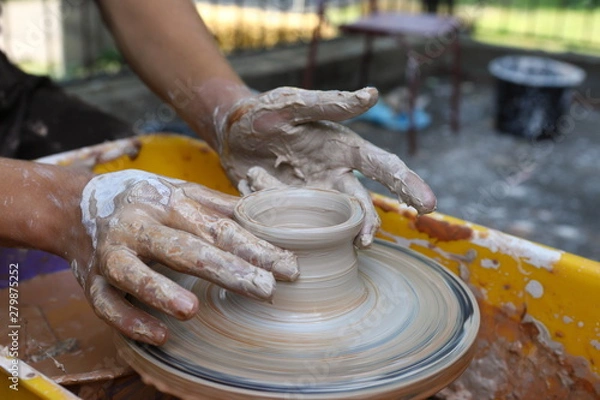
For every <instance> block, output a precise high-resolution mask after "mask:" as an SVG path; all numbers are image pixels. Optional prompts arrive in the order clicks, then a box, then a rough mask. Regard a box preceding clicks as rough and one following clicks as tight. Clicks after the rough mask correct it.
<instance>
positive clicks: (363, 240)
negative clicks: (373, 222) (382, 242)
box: [354, 233, 373, 249]
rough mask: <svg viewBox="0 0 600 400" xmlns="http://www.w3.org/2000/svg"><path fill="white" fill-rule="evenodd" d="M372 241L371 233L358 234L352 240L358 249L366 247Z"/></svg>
mask: <svg viewBox="0 0 600 400" xmlns="http://www.w3.org/2000/svg"><path fill="white" fill-rule="evenodd" d="M372 243H373V235H370V234H368V233H365V234H363V235H360V236H358V237H357V238H356V239H355V240H354V245H355V246H356V247H358V248H359V249H366V248H367V247H369V246H371V244H372Z"/></svg>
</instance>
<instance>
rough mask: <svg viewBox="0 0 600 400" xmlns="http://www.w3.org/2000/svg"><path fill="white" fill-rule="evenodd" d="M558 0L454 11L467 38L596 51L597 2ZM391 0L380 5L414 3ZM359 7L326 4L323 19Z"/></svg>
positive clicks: (345, 17)
mask: <svg viewBox="0 0 600 400" xmlns="http://www.w3.org/2000/svg"><path fill="white" fill-rule="evenodd" d="M564 1H565V0H506V1H498V0H496V1H493V2H492V1H482V2H480V1H478V0H461V1H460V2H459V5H458V6H457V7H456V9H455V15H456V16H457V17H459V18H461V19H462V20H463V21H464V22H465V24H466V25H467V27H468V28H470V29H471V30H472V32H471V34H472V36H473V38H474V39H475V40H479V41H482V42H487V43H491V44H503V45H508V46H513V47H522V48H531V49H541V50H546V51H555V52H558V51H573V52H579V53H587V54H593V55H600V8H596V9H590V8H589V6H588V5H587V4H588V2H589V1H590V0H569V8H568V9H565V8H560V7H559V6H560V5H561V4H563V2H564ZM393 4H394V5H392V3H391V2H385V1H383V2H382V3H380V9H382V10H393V9H398V8H400V9H401V10H403V11H407V10H412V11H416V10H418V9H419V7H418V6H417V5H416V4H415V3H414V2H411V1H408V0H405V1H404V2H400V3H398V2H394V3H393ZM398 4H400V7H398ZM503 4H504V5H503ZM508 5H510V6H508ZM534 6H535V8H532V7H534ZM365 10H366V7H365V4H364V3H363V4H354V5H350V6H346V7H342V8H336V9H333V8H331V9H329V10H328V13H327V19H328V21H330V22H331V24H332V25H334V26H335V25H339V24H341V23H344V22H349V21H352V20H354V19H356V18H358V17H359V16H360V15H361V13H363V12H364V11H365Z"/></svg>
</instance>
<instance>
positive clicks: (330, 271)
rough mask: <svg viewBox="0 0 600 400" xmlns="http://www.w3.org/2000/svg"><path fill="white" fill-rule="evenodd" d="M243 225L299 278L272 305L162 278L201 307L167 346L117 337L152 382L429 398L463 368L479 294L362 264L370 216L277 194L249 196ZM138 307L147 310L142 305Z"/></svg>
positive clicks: (405, 258)
mask: <svg viewBox="0 0 600 400" xmlns="http://www.w3.org/2000/svg"><path fill="white" fill-rule="evenodd" d="M235 217H236V220H237V221H238V222H239V223H240V224H241V225H242V226H243V227H244V228H246V229H248V230H249V231H251V232H252V233H254V234H255V235H257V236H258V237H260V238H262V239H265V240H268V241H271V242H273V243H274V244H276V245H278V246H282V247H284V248H287V249H289V250H293V251H294V253H295V254H296V255H297V256H298V264H299V268H300V277H299V278H298V280H297V281H296V282H291V283H287V282H279V283H278V285H277V290H276V292H275V295H274V297H273V299H272V304H269V303H265V302H259V301H255V300H252V299H248V298H244V297H242V296H240V295H238V294H235V293H232V292H229V291H227V290H224V289H222V288H220V287H217V286H215V285H212V284H210V283H208V282H206V281H203V280H199V279H196V278H194V277H190V276H184V275H181V274H177V273H174V272H172V271H169V270H167V269H165V268H164V267H162V266H155V268H156V269H157V270H158V271H160V272H161V273H165V274H166V275H167V276H169V277H170V278H171V279H173V280H175V281H176V282H177V283H178V284H180V285H181V286H182V287H184V288H186V289H188V290H190V291H191V292H192V293H194V294H195V295H196V296H198V299H199V301H200V307H199V310H198V313H197V315H196V316H195V317H194V318H193V319H191V320H190V321H187V322H181V321H178V320H176V319H173V318H170V317H168V316H164V315H160V314H159V313H156V312H154V311H153V310H151V309H149V308H147V307H146V308H144V309H145V310H146V311H147V312H149V313H151V314H152V315H154V316H156V317H157V318H160V319H161V321H162V322H163V323H165V325H166V326H168V327H169V329H170V332H171V336H170V339H169V341H167V343H166V344H165V345H163V346H160V347H154V346H146V345H142V344H139V343H135V342H132V341H129V340H126V339H125V338H124V337H122V336H117V338H116V344H117V347H118V348H119V351H120V354H121V355H122V356H123V357H124V358H125V359H126V360H127V362H128V363H129V364H130V365H131V366H132V367H133V368H134V369H135V370H136V371H138V372H139V373H140V374H141V376H142V378H143V379H144V381H145V382H147V383H150V384H152V385H155V386H156V387H157V388H158V389H159V390H161V391H165V392H167V393H171V394H174V395H177V396H181V397H183V398H186V399H191V398H228V399H238V398H239V399H242V398H249V397H251V398H296V397H298V398H307V399H320V398H324V397H327V398H339V399H349V398H365V397H369V398H390V396H392V397H403V396H408V397H413V398H424V397H426V396H428V395H431V394H434V393H436V392H437V391H439V390H440V389H441V388H443V387H445V386H446V385H448V384H449V383H450V382H452V381H453V380H454V379H455V378H456V377H457V376H458V375H459V374H460V373H461V372H462V371H463V370H464V369H465V368H466V367H467V365H468V363H469V361H470V358H471V356H472V344H473V341H474V339H475V336H476V334H477V330H478V326H479V313H478V308H477V306H476V302H475V300H474V297H473V296H472V294H471V293H470V292H469V291H468V289H466V287H465V286H464V285H463V284H462V283H460V282H459V281H458V280H457V279H456V278H455V277H454V276H453V275H452V274H451V273H449V272H448V271H446V270H445V269H444V268H442V267H441V266H439V265H438V264H436V263H433V262H431V261H430V260H428V259H426V258H424V257H422V256H419V255H417V254H416V253H413V252H412V251H410V250H406V249H401V248H399V247H396V246H393V245H388V244H383V243H379V242H378V243H376V244H374V246H373V248H372V249H369V250H362V251H360V252H359V253H356V251H355V249H354V247H353V245H352V239H353V238H354V236H355V235H356V233H357V232H358V231H359V230H360V227H361V223H362V219H363V218H364V210H363V209H362V207H361V205H360V203H359V202H358V201H357V200H356V199H353V198H350V197H348V196H345V195H343V194H341V193H337V192H330V191H324V190H309V189H276V190H268V191H263V192H257V193H255V194H252V195H249V196H247V197H246V198H245V199H244V200H242V201H241V202H240V203H239V204H238V206H237V207H236V209H235ZM138 306H140V307H143V305H140V304H138Z"/></svg>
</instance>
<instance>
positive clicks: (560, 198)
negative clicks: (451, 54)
mask: <svg viewBox="0 0 600 400" xmlns="http://www.w3.org/2000/svg"><path fill="white" fill-rule="evenodd" d="M427 86H428V87H426V88H425V89H424V91H423V93H425V94H428V95H429V96H431V98H433V99H437V100H436V101H433V102H432V104H431V105H430V107H429V108H428V111H430V112H431V113H432V115H433V124H432V126H431V127H429V128H427V129H425V130H423V131H421V132H419V133H418V140H419V149H418V153H417V154H416V155H414V156H409V155H408V154H407V143H406V134H405V133H401V132H394V131H389V130H386V129H383V128H380V127H376V126H374V125H372V124H370V123H365V122H353V123H351V124H350V126H351V127H352V128H353V129H354V130H355V131H356V132H358V133H359V134H360V135H362V136H363V137H364V138H366V139H368V140H369V141H371V142H373V143H375V144H377V145H379V146H380V147H382V148H384V149H386V150H388V151H391V152H393V153H395V154H398V155H399V156H400V157H401V158H402V159H403V160H404V161H405V162H406V163H407V164H408V165H409V166H410V167H411V168H412V169H413V170H415V171H416V172H417V173H418V174H419V175H420V176H421V177H422V178H423V179H425V181H427V182H428V183H429V184H430V186H431V187H432V189H433V190H434V192H435V193H436V195H437V197H438V211H440V212H442V213H445V214H449V215H452V216H455V217H458V218H462V219H466V220H469V221H471V222H475V223H478V224H481V225H485V226H487V227H490V228H495V229H498V230H501V231H504V232H506V233H510V234H513V235H515V236H520V237H523V238H526V239H529V240H532V241H535V242H538V243H543V244H546V245H548V246H552V247H555V248H558V249H561V250H565V251H568V252H572V253H575V254H578V255H580V256H583V257H587V258H591V259H595V260H600V209H599V207H598V200H599V199H600V129H599V127H600V111H597V110H596V111H594V110H587V111H586V110H585V109H584V108H582V107H579V106H573V107H574V108H572V109H571V113H572V117H570V118H569V121H571V122H572V123H573V124H572V128H571V129H567V131H566V135H565V136H564V137H563V138H562V139H560V140H557V141H554V142H553V141H550V140H546V141H539V142H530V141H528V140H526V139H524V138H520V137H515V136H511V135H506V134H499V133H496V132H495V131H494V129H493V117H494V104H493V101H494V99H493V96H494V87H493V86H492V85H491V83H478V84H473V83H466V84H464V85H463V90H462V91H463V100H462V116H461V119H462V128H461V131H460V134H459V135H453V134H452V133H451V132H450V129H449V126H448V124H447V121H448V115H447V113H448V103H447V99H448V96H449V93H450V88H449V86H448V85H447V84H445V83H443V82H440V81H437V80H430V81H429V82H428V85H427ZM584 93H585V92H584ZM365 184H366V185H367V186H368V187H369V188H370V189H371V190H374V191H377V192H381V193H385V194H389V192H388V191H387V189H386V188H384V187H383V186H381V185H379V184H376V183H373V182H365Z"/></svg>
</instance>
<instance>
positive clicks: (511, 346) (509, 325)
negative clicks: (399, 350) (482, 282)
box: [435, 302, 600, 400]
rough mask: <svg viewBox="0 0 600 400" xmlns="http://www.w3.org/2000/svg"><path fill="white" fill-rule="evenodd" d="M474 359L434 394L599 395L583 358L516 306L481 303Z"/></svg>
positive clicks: (450, 398) (580, 399) (459, 398)
mask: <svg viewBox="0 0 600 400" xmlns="http://www.w3.org/2000/svg"><path fill="white" fill-rule="evenodd" d="M480 307H481V311H482V316H483V318H482V321H481V331H480V333H479V336H478V338H477V344H476V353H475V357H474V359H473V362H472V363H471V365H470V366H469V368H468V369H467V370H466V371H465V373H464V374H463V375H462V376H461V377H460V378H459V379H457V380H456V381H455V382H454V383H452V384H451V385H450V386H449V387H448V388H446V389H444V390H443V391H441V392H440V393H439V394H437V395H436V396H435V398H436V399H444V400H493V399H556V400H559V399H560V400H566V399H572V400H594V399H598V398H600V380H599V379H598V377H597V376H594V375H593V374H592V373H591V371H590V370H589V365H587V363H586V361H585V360H584V359H582V358H578V357H573V356H569V355H567V354H565V353H564V352H563V351H562V350H561V347H562V346H560V345H559V344H557V343H552V342H551V341H550V340H549V338H548V334H547V332H545V329H544V327H543V326H542V325H541V324H539V323H537V322H536V321H535V320H533V319H532V318H531V317H529V316H527V314H526V313H521V314H518V313H517V312H516V310H509V309H499V308H496V307H492V306H490V305H487V304H486V303H485V302H480Z"/></svg>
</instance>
